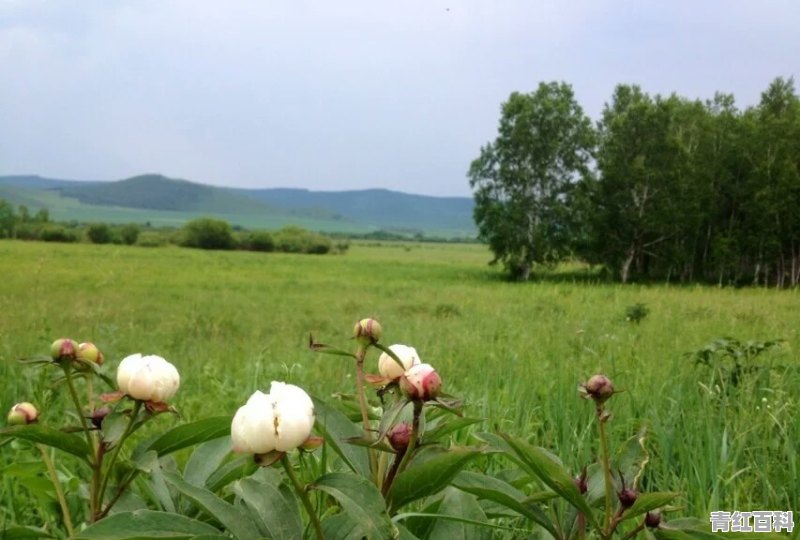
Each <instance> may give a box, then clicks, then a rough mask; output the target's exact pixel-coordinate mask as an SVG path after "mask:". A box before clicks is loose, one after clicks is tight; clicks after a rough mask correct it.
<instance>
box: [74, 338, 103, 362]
mask: <svg viewBox="0 0 800 540" xmlns="http://www.w3.org/2000/svg"><path fill="white" fill-rule="evenodd" d="M77 356H78V359H80V360H83V361H84V362H91V363H93V364H97V365H98V366H99V365H101V364H102V363H103V361H104V360H105V357H104V356H103V353H101V352H100V349H98V348H97V345H95V344H94V343H81V344H80V345H78V354H77Z"/></svg>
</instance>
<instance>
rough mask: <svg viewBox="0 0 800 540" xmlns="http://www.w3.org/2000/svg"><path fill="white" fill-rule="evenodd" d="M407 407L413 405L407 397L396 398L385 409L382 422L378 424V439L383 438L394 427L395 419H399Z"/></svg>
mask: <svg viewBox="0 0 800 540" xmlns="http://www.w3.org/2000/svg"><path fill="white" fill-rule="evenodd" d="M406 407H411V402H410V401H408V400H407V399H405V398H401V399H398V400H396V401H395V402H394V403H393V404H392V406H391V407H389V408H388V409H387V410H386V411H384V413H383V416H381V422H380V424H379V425H378V439H377V440H378V441H382V440H383V438H384V437H385V436H386V434H387V433H388V432H389V430H390V429H392V426H394V424H395V420H397V418H398V417H399V416H400V414H401V413H402V412H403V409H405V408H406Z"/></svg>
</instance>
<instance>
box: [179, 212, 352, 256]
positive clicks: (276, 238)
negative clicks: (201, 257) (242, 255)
mask: <svg viewBox="0 0 800 540" xmlns="http://www.w3.org/2000/svg"><path fill="white" fill-rule="evenodd" d="M179 244H180V245H181V246H184V247H193V248H200V249H242V250H246V251H262V252H271V251H281V252H284V253H312V254H317V255H322V254H325V253H330V252H331V251H334V252H337V253H344V252H345V251H347V249H348V248H349V242H346V241H339V242H337V243H336V244H335V245H334V243H333V242H332V241H331V239H330V238H328V237H327V236H324V235H322V234H319V233H315V232H312V231H309V230H306V229H303V228H301V227H293V226H290V227H284V228H283V229H280V230H278V231H275V232H267V231H251V232H246V231H234V229H233V227H231V226H230V224H229V223H227V222H226V221H222V220H219V219H213V218H201V219H195V220H192V221H190V222H188V223H187V224H186V225H184V227H183V229H182V230H181V233H180V239H179Z"/></svg>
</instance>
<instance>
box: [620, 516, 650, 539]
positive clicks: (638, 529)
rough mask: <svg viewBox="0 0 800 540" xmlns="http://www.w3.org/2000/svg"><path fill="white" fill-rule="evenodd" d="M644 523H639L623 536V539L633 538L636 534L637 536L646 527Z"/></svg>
mask: <svg viewBox="0 0 800 540" xmlns="http://www.w3.org/2000/svg"><path fill="white" fill-rule="evenodd" d="M644 525H645V522H644V521H642V522H641V523H639V525H637V526H636V528H635V529H633V530H631V531H630V532H629V533H628V534H626V535H625V536H623V537H622V540H631V538H633V537H634V536H636V535H637V534H639V533H640V532H642V529H644Z"/></svg>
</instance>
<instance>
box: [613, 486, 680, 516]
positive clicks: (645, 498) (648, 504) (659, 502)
mask: <svg viewBox="0 0 800 540" xmlns="http://www.w3.org/2000/svg"><path fill="white" fill-rule="evenodd" d="M678 495H680V493H671V492H666V491H665V492H653V493H641V494H640V495H639V496H638V497H637V498H636V502H634V503H633V506H631V507H630V508H628V509H627V510H625V513H623V514H622V519H621V521H625V520H626V519H631V518H634V517H636V516H641V515H642V514H646V513H647V512H649V511H650V510H655V509H656V508H661V507H662V506H665V505H666V504H668V503H669V502H670V501H671V500H672V499H674V498H675V497H677V496H678Z"/></svg>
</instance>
